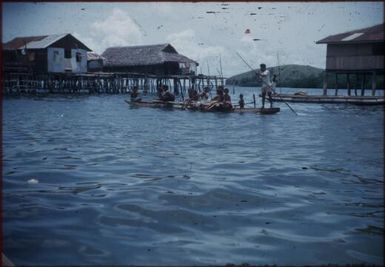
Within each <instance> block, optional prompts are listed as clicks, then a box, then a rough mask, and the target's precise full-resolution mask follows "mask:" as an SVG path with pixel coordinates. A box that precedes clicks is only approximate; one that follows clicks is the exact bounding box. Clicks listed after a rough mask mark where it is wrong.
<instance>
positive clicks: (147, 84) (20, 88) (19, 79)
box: [3, 72, 226, 95]
mask: <svg viewBox="0 0 385 267" xmlns="http://www.w3.org/2000/svg"><path fill="white" fill-rule="evenodd" d="M225 80H226V78H224V77H219V76H206V75H150V74H149V75H147V74H140V73H105V72H99V73H88V74H68V73H61V74H44V75H31V74H28V73H24V74H23V73H7V74H6V75H4V81H3V93H4V94H6V95H17V94H39V93H40V94H50V93H52V94H125V93H129V92H130V91H131V89H132V88H133V87H137V88H138V89H139V90H140V91H143V92H146V93H147V92H148V93H155V92H156V91H157V88H158V87H160V85H161V84H162V85H167V86H168V87H169V88H170V91H173V92H174V93H175V94H176V95H179V94H182V95H183V94H186V93H187V90H188V89H189V88H194V89H197V90H198V91H202V90H203V88H204V87H209V88H210V89H212V88H216V87H217V86H219V85H224V84H225Z"/></svg>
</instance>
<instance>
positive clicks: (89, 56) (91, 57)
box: [87, 52, 105, 60]
mask: <svg viewBox="0 0 385 267" xmlns="http://www.w3.org/2000/svg"><path fill="white" fill-rule="evenodd" d="M99 59H101V60H105V58H104V57H102V56H101V55H99V54H98V53H95V52H87V60H99Z"/></svg>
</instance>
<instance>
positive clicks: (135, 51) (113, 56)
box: [102, 44, 198, 67]
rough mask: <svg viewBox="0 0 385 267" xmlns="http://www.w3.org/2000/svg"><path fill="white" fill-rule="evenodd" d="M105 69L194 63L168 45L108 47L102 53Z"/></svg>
mask: <svg viewBox="0 0 385 267" xmlns="http://www.w3.org/2000/svg"><path fill="white" fill-rule="evenodd" d="M102 56H103V57H104V58H105V59H106V62H105V66H107V67H122V66H144V65H157V64H162V63H164V62H180V63H195V64H197V65H198V63H197V62H195V61H194V60H192V59H189V58H188V57H185V56H183V55H180V54H178V52H177V51H176V50H175V48H174V47H173V46H172V45H170V44H159V45H146V46H125V47H110V48H107V49H106V51H104V52H103V54H102Z"/></svg>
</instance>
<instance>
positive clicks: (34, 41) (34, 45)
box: [3, 33, 91, 51]
mask: <svg viewBox="0 0 385 267" xmlns="http://www.w3.org/2000/svg"><path fill="white" fill-rule="evenodd" d="M67 35H70V36H71V37H72V38H74V39H75V40H76V41H77V42H79V43H80V44H81V45H82V46H84V48H85V49H86V50H89V51H91V49H89V48H88V47H87V46H85V45H84V44H83V43H82V42H80V41H79V40H78V39H76V38H75V37H73V36H72V35H71V34H70V33H61V34H51V35H43V36H29V37H16V38H14V39H12V40H11V41H9V42H7V43H5V44H4V45H3V49H4V50H14V49H23V48H25V46H27V49H45V48H47V47H49V46H50V45H52V44H53V43H55V42H57V41H59V40H60V39H62V38H64V37H66V36H67Z"/></svg>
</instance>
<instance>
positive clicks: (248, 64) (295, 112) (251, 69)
mask: <svg viewBox="0 0 385 267" xmlns="http://www.w3.org/2000/svg"><path fill="white" fill-rule="evenodd" d="M236 53H237V55H238V56H239V57H240V58H241V59H242V61H243V62H244V63H245V64H246V65H247V66H248V67H249V68H250V69H251V70H252V71H255V70H254V69H253V68H252V67H251V66H250V65H249V64H248V63H247V62H246V60H244V59H243V57H242V56H241V55H240V54H239V53H238V52H236ZM279 97H280V98H281V101H282V102H283V103H285V104H286V105H287V106H288V107H289V108H290V110H291V111H293V112H294V114H295V115H298V114H297V112H295V111H294V109H293V108H292V107H291V106H290V105H289V104H288V103H286V101H283V99H282V97H281V96H279Z"/></svg>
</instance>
